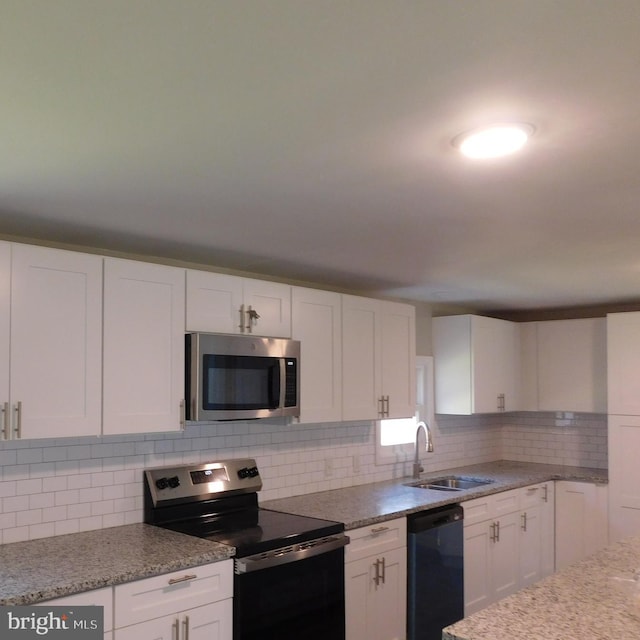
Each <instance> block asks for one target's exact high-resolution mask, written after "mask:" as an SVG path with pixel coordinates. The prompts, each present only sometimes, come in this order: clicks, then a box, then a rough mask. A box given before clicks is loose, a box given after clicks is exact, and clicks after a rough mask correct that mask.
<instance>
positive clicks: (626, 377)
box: [607, 311, 640, 469]
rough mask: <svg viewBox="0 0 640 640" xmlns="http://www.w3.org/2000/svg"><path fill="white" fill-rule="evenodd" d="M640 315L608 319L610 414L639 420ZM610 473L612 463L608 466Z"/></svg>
mask: <svg viewBox="0 0 640 640" xmlns="http://www.w3.org/2000/svg"><path fill="white" fill-rule="evenodd" d="M638 345H640V311H631V312H626V313H610V314H609V315H607V387H608V412H609V414H615V415H626V416H640V380H639V379H638V375H637V372H638V370H640V347H639V346H638ZM609 468H610V469H611V463H609Z"/></svg>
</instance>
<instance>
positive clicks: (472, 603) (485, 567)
mask: <svg viewBox="0 0 640 640" xmlns="http://www.w3.org/2000/svg"><path fill="white" fill-rule="evenodd" d="M491 525H492V523H491V522H489V521H484V522H476V523H475V524H469V525H467V524H465V526H464V614H465V616H470V615H471V614H472V613H475V612H476V611H479V610H480V609H484V608H485V607H487V606H488V605H489V604H491V603H492V602H493V599H494V598H493V590H492V583H491V574H492V570H493V569H492V555H491V551H492V545H493V529H492V528H491Z"/></svg>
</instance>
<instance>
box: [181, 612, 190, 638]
mask: <svg viewBox="0 0 640 640" xmlns="http://www.w3.org/2000/svg"><path fill="white" fill-rule="evenodd" d="M182 639H183V640H189V616H185V617H184V620H183V621H182Z"/></svg>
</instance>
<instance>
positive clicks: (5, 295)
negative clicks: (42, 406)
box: [0, 241, 11, 440]
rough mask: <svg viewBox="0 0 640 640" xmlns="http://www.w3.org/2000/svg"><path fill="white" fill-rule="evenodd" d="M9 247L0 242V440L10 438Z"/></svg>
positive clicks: (6, 243) (5, 243)
mask: <svg viewBox="0 0 640 640" xmlns="http://www.w3.org/2000/svg"><path fill="white" fill-rule="evenodd" d="M10 327H11V245H10V244H9V243H8V242H2V241H0V440H8V439H9V438H10V437H11V425H10V424H9V418H10V417H11V413H10V403H9V362H10V355H11V336H10Z"/></svg>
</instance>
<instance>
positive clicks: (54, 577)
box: [0, 524, 234, 605]
mask: <svg viewBox="0 0 640 640" xmlns="http://www.w3.org/2000/svg"><path fill="white" fill-rule="evenodd" d="M233 553H234V549H233V548H232V547H228V546H225V545H222V544H218V543H216V542H210V541H207V540H201V539H200V538H195V537H193V536H187V535H184V534H182V533H174V532H173V531H168V530H166V529H160V528H158V527H153V526H151V525H146V524H131V525H126V526H123V527H112V528H109V529H99V530H97V531H87V532H84V533H72V534H68V535H64V536H55V537H53V538H42V539H40V540H31V541H29V542H14V543H11V544H5V545H0V605H25V604H33V603H35V602H39V601H41V600H50V599H51V598H59V597H62V596H65V595H70V594H74V593H79V592H81V591H90V590H91V589H98V588H100V587H107V586H109V585H115V584H120V583H122V582H131V581H133V580H139V579H140V578H148V577H150V576H156V575H159V574H162V573H168V572H170V571H178V570H180V569H186V568H188V567H195V566H197V565H201V564H207V563H210V562H217V561H219V560H225V559H227V558H229V557H231V556H232V555H233Z"/></svg>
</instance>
